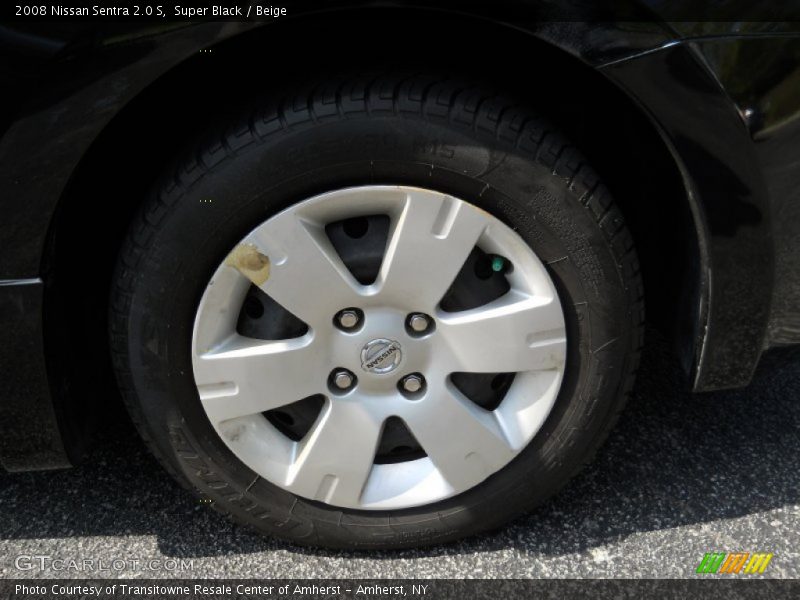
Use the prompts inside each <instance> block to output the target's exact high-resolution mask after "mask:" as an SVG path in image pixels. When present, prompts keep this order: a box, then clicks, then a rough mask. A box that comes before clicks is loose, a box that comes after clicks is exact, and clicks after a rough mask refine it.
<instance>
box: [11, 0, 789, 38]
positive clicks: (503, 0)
mask: <svg viewBox="0 0 800 600" xmlns="http://www.w3.org/2000/svg"><path fill="white" fill-rule="evenodd" d="M375 9H383V10H394V11H398V10H399V11H416V10H422V11H424V12H425V13H426V14H427V15H428V16H429V17H430V18H447V17H448V15H449V14H452V13H454V12H456V13H464V14H472V15H481V16H484V17H486V18H492V19H500V20H504V21H509V22H513V21H518V20H525V21H530V20H537V21H597V22H601V21H613V22H644V21H662V22H745V21H746V22H761V23H776V24H780V23H782V24H787V23H798V24H800V0H789V1H782V2H757V1H755V0H500V1H493V2H487V1H477V0H465V1H461V2H455V1H453V0H439V1H436V2H422V1H420V0H410V1H409V0H394V1H392V2H386V1H383V0H377V1H376V0H367V1H365V0H350V1H335V2H332V1H321V0H284V1H282V2H281V1H278V2H270V1H262V0H253V1H246V0H245V1H238V2H230V1H225V0H221V1H219V2H214V3H211V2H202V1H199V0H185V1H180V2H164V1H160V0H159V1H156V2H152V3H147V2H125V1H122V0H102V1H99V2H94V3H74V2H52V3H50V2H47V3H45V2H37V1H33V2H17V3H14V4H7V5H4V6H3V9H2V15H3V21H5V22H10V23H13V22H15V21H34V22H35V21H40V20H47V21H76V20H80V21H86V22H92V21H95V22H107V21H126V22H127V21H131V22H167V21H185V22H195V21H202V20H209V19H212V20H226V21H270V20H274V19H287V18H293V17H297V16H300V15H304V14H309V13H332V12H348V13H351V14H353V15H354V16H357V15H358V14H359V13H361V12H363V11H371V10H375ZM790 29H791V30H792V31H800V27H793V28H790Z"/></svg>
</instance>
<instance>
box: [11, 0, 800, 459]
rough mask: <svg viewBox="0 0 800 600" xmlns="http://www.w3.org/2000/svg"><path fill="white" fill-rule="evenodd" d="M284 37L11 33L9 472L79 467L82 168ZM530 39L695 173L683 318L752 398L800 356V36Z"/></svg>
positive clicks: (602, 33) (731, 29) (557, 35)
mask: <svg viewBox="0 0 800 600" xmlns="http://www.w3.org/2000/svg"><path fill="white" fill-rule="evenodd" d="M462 12H463V11H462ZM475 14H476V16H477V18H478V19H485V18H487V17H486V15H482V14H481V13H480V12H479V11H477V10H476V12H475ZM438 16H441V15H438ZM590 16H591V15H590ZM281 26H282V24H281V23H280V22H279V21H276V22H274V23H270V24H269V25H266V26H262V24H259V23H244V22H242V23H232V22H227V23H213V22H205V23H198V24H193V25H191V26H187V25H186V24H181V23H169V24H166V25H163V26H159V27H155V28H154V27H149V28H145V29H141V28H139V29H137V28H133V27H131V26H127V27H120V26H115V27H106V28H98V27H96V26H86V25H84V24H80V25H65V24H63V23H62V24H58V26H54V27H53V28H52V31H47V28H42V29H41V30H39V31H37V32H35V33H32V32H31V30H30V29H29V28H28V29H24V30H20V31H18V30H13V29H8V28H5V27H4V28H3V29H2V30H0V42H2V43H3V44H4V50H3V53H2V54H3V59H2V70H0V76H1V77H2V80H3V87H5V89H6V90H12V89H13V90H15V92H14V93H12V94H8V95H7V96H6V97H5V99H4V100H3V103H4V107H5V109H6V110H5V111H4V113H3V114H4V115H6V116H7V118H8V120H7V121H6V122H0V131H2V138H0V194H1V195H2V203H3V207H2V208H3V214H4V215H5V218H3V219H2V220H0V239H2V240H3V243H2V245H3V252H2V253H1V254H0V309H2V310H0V364H2V365H3V371H2V375H0V398H2V400H1V401H0V429H1V430H2V431H0V433H2V435H1V436H0V461H1V462H2V464H3V466H4V467H5V468H7V469H9V470H24V469H30V468H55V467H65V466H69V465H70V464H71V463H72V462H74V460H75V458H76V456H77V454H78V449H79V447H80V440H81V434H80V431H76V430H75V429H76V425H75V419H74V418H73V417H71V416H70V415H67V414H64V413H65V410H64V406H65V404H64V403H63V402H61V401H60V400H59V399H60V398H61V397H63V396H64V395H68V394H70V390H69V389H67V388H65V387H64V386H62V385H61V384H60V380H59V378H57V377H54V375H53V373H54V371H57V370H58V364H59V363H60V362H62V361H63V360H64V358H63V357H61V356H58V355H53V353H52V350H51V345H50V344H49V342H48V340H50V339H51V338H53V337H55V336H57V335H58V330H59V327H60V325H59V323H58V321H57V319H56V320H55V322H54V319H53V318H48V319H45V318H44V317H43V315H44V314H45V313H46V311H45V309H44V305H45V304H46V303H47V298H48V289H49V288H48V286H50V285H52V283H51V278H50V274H51V272H52V271H51V269H50V263H51V262H52V260H53V257H52V256H51V255H50V254H49V252H51V251H52V247H53V238H54V236H56V235H57V232H55V231H53V230H52V228H51V224H52V222H53V216H54V214H56V212H57V211H58V207H59V200H60V199H61V198H62V196H63V194H64V191H65V189H66V188H67V186H68V184H69V182H70V179H71V177H73V175H74V173H75V171H76V169H77V168H78V167H79V165H80V162H81V160H82V158H83V157H84V155H85V154H86V152H87V150H88V149H89V148H90V147H91V145H92V143H93V142H94V141H95V140H96V139H97V137H98V136H99V135H100V134H101V133H102V131H103V130H104V129H105V128H106V127H107V126H108V125H109V123H111V122H112V120H113V119H114V118H115V116H116V115H117V114H119V112H120V111H121V110H123V109H124V107H125V106H126V105H128V104H129V103H130V102H131V101H133V100H134V99H135V98H136V97H137V96H138V95H139V94H141V93H142V92H143V91H144V90H146V89H147V88H148V87H149V86H150V85H152V84H153V82H155V81H156V80H158V78H159V77H162V76H169V74H170V73H171V72H172V71H173V70H174V69H176V68H177V67H178V66H179V65H181V64H182V63H184V62H187V61H189V60H191V59H192V58H194V57H196V56H197V53H198V52H199V51H200V50H202V49H206V48H210V47H214V46H215V45H217V44H220V43H222V42H224V41H225V40H227V39H234V38H236V37H237V36H240V35H243V34H246V33H248V32H250V33H252V34H255V35H258V34H259V32H262V31H263V32H268V31H270V29H269V28H270V27H281ZM513 27H514V28H515V29H521V30H523V31H524V32H525V33H526V34H527V35H531V36H533V37H535V38H537V39H539V40H543V41H545V42H547V43H549V44H552V45H554V46H556V47H558V48H559V49H560V50H561V51H564V52H567V53H569V54H571V55H573V56H577V57H578V58H580V60H582V61H583V62H585V63H587V64H589V65H591V66H592V67H593V68H596V69H598V70H599V72H601V73H602V74H603V75H605V76H606V77H608V78H609V79H610V80H611V81H612V82H614V84H615V85H617V86H619V87H620V88H621V89H622V90H624V91H625V92H626V93H627V94H629V95H630V96H631V97H632V98H634V99H635V100H636V102H638V103H639V105H640V107H641V110H642V111H643V112H644V114H646V116H647V117H648V118H649V119H651V120H652V122H653V123H654V124H655V125H656V127H657V128H658V130H659V131H660V133H661V134H662V136H663V138H664V141H665V143H666V144H667V146H668V147H669V149H670V151H671V153H672V155H673V157H674V159H675V161H676V163H677V165H678V167H679V168H680V170H681V174H682V176H683V180H684V184H685V188H686V195H687V199H688V202H689V204H690V208H691V211H692V215H693V218H694V225H695V228H696V230H697V239H698V243H699V257H700V260H699V264H697V265H692V266H687V269H690V270H692V273H690V274H689V275H690V276H689V279H691V280H693V282H694V283H693V285H692V286H690V289H689V290H688V293H687V295H686V303H687V304H686V307H685V308H686V314H684V315H681V318H682V319H683V321H684V322H685V328H686V331H687V332H688V333H687V334H686V335H685V336H684V337H685V339H684V340H683V342H684V347H685V357H686V359H687V368H688V369H689V371H690V373H691V375H692V378H693V384H694V388H695V389H696V390H698V391H702V390H709V389H716V388H722V387H732V386H740V385H745V384H746V383H747V382H748V381H749V379H750V376H751V374H752V371H753V369H754V368H755V365H756V364H757V362H758V359H759V357H760V354H761V351H762V350H763V349H764V348H765V347H768V346H769V345H771V344H778V343H781V344H783V343H796V342H800V327H798V323H800V308H798V302H797V300H798V298H800V293H798V287H800V276H798V273H800V271H798V269H797V268H796V267H797V266H798V264H797V263H798V256H800V218H798V217H800V214H798V213H799V212H800V201H799V200H798V198H797V195H798V192H797V190H798V189H800V188H798V187H797V185H796V183H798V179H800V168H798V166H797V164H796V158H795V157H796V156H797V153H798V149H800V128H799V127H798V125H797V124H798V122H800V121H798V119H797V116H798V114H799V113H800V90H799V89H798V88H797V87H795V88H794V90H793V91H791V92H789V93H787V95H788V96H789V98H788V99H786V100H785V101H784V105H783V106H784V108H783V110H782V111H781V112H780V113H779V114H778V115H777V116H776V115H775V113H774V111H773V104H774V103H773V102H771V101H770V95H771V94H772V95H774V93H775V92H774V90H775V88H776V86H779V85H780V81H791V80H792V79H791V78H792V77H795V76H796V73H797V68H798V66H797V64H798V63H797V60H796V55H797V48H798V44H800V38H798V37H797V35H796V34H795V33H793V32H792V31H791V28H789V31H788V32H787V28H786V27H785V26H783V25H781V24H772V25H770V24H766V23H759V24H758V25H757V26H754V27H751V28H749V29H747V28H745V30H742V29H741V28H740V27H739V26H738V25H734V24H730V25H728V26H727V27H724V26H720V25H719V24H717V25H715V26H714V27H713V28H709V27H707V26H704V27H698V26H697V24H695V25H693V26H691V27H690V26H688V25H686V24H684V23H677V24H676V23H672V24H666V23H658V22H645V21H641V22H632V21H630V20H619V21H614V20H608V21H605V22H602V23H599V22H597V21H596V20H592V21H591V22H579V21H572V20H570V21H563V22H552V21H543V22H542V21H536V19H533V18H532V19H529V20H525V19H517V20H515V21H514V23H513ZM754 45H757V46H758V51H757V52H756V53H755V56H758V57H761V58H763V57H765V56H766V57H771V58H772V60H773V61H774V64H773V65H771V66H770V67H769V68H763V69H762V71H760V73H761V72H769V73H770V74H771V75H770V77H771V79H770V80H769V81H766V82H764V81H762V85H756V84H755V83H754V84H753V85H749V84H748V82H749V81H754V82H755V81H758V78H757V77H756V78H753V73H752V65H751V64H748V62H747V61H738V62H737V61H735V60H731V59H730V57H731V56H735V55H736V54H737V53H742V54H747V53H748V52H750V51H748V50H746V48H749V47H753V46H754ZM787 54H788V55H789V56H790V57H791V58H790V59H788V60H787V59H786V58H785V57H786V56H787ZM759 66H760V67H764V65H763V64H759ZM45 82H46V85H45ZM741 82H745V83H744V84H742V83H741ZM776 82H777V83H776ZM734 84H737V85H734ZM11 115H13V117H11ZM642 201H643V202H646V199H642ZM91 226H93V224H87V232H88V231H90V230H91ZM62 285H63V284H62ZM79 429H80V427H78V430H79ZM64 440H66V441H64Z"/></svg>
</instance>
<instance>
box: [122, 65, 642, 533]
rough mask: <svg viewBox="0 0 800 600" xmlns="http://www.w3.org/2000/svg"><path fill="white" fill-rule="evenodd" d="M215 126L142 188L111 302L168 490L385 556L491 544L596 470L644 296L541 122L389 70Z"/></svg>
mask: <svg viewBox="0 0 800 600" xmlns="http://www.w3.org/2000/svg"><path fill="white" fill-rule="evenodd" d="M214 131H217V132H218V133H213V132H212V133H210V134H209V137H208V141H206V142H204V143H199V144H197V146H196V148H195V149H194V150H193V151H192V152H190V153H189V154H187V156H184V157H182V158H181V159H180V160H179V161H178V162H177V163H176V165H177V166H176V167H174V168H172V169H170V170H168V171H167V172H166V173H165V175H164V177H163V179H162V180H161V181H160V182H159V183H158V184H157V185H156V186H154V189H153V191H152V194H151V196H150V197H149V198H148V199H146V201H145V203H144V205H143V208H142V210H141V213H140V215H139V216H138V217H137V219H136V221H135V223H134V224H133V225H132V227H131V230H130V233H129V235H128V238H127V240H126V242H125V243H124V246H123V249H122V251H121V255H120V259H119V262H118V266H117V272H116V275H115V283H114V286H113V291H112V298H111V345H112V353H113V358H114V364H115V368H116V371H117V375H118V380H119V383H120V387H121V389H122V390H123V394H124V397H125V400H126V403H127V405H128V407H129V411H130V413H131V415H132V418H133V420H134V422H135V423H136V425H137V427H138V428H139V431H140V432H141V433H142V435H143V437H144V439H145V440H146V442H147V443H148V445H149V446H150V448H151V449H152V450H153V452H154V453H155V454H156V456H157V457H158V458H159V459H160V460H161V462H162V463H163V464H164V465H165V466H166V467H167V469H168V470H169V471H170V472H171V473H172V474H173V475H174V476H175V477H176V478H178V479H179V480H180V481H181V482H182V483H184V484H185V485H187V486H188V487H190V488H191V489H194V490H196V491H197V492H198V493H200V494H201V495H202V496H203V497H204V498H206V499H208V500H209V501H210V502H211V503H212V504H213V506H214V507H215V508H217V509H219V510H221V511H223V512H225V513H228V514H230V515H232V516H233V517H235V518H236V519H237V520H239V521H241V522H244V523H246V524H248V525H251V526H254V527H255V528H257V529H259V530H260V531H262V532H265V533H268V534H271V535H276V536H279V537H281V538H284V539H287V540H291V541H293V542H296V543H301V544H306V545H316V546H326V547H336V548H400V547H406V546H417V545H422V544H428V543H433V542H444V541H449V540H454V539H457V538H460V537H463V536H465V535H469V534H473V533H476V532H479V531H484V530H487V529H491V528H496V527H497V526H499V525H501V524H503V523H505V522H506V521H508V520H509V519H510V518H512V517H514V516H515V515H518V514H520V513H522V512H524V511H526V510H529V509H530V508H531V507H533V506H535V505H536V504H537V503H540V502H541V501H542V500H543V499H545V498H547V497H548V496H550V495H551V494H553V493H554V492H555V491H557V490H558V489H559V488H560V487H561V486H562V485H563V484H564V482H565V481H566V480H567V479H568V478H569V477H570V476H572V475H573V474H574V473H575V472H576V471H577V470H578V469H579V467H580V466H581V465H582V464H584V463H585V462H586V461H587V460H589V459H590V457H591V455H592V454H593V452H594V450H595V449H596V448H597V447H598V445H599V443H600V442H601V441H602V440H603V438H604V437H605V435H606V434H607V432H608V431H609V429H610V427H611V426H612V425H613V423H614V421H615V418H616V415H617V414H618V412H619V411H620V410H621V408H622V406H623V403H624V399H625V396H626V394H627V393H628V391H629V390H630V387H631V385H632V382H633V374H634V371H635V369H636V366H637V363H638V358H639V350H640V347H641V345H642V323H643V301H642V285H641V280H640V276H639V269H638V262H637V259H636V254H635V250H634V248H633V243H632V240H631V237H630V235H629V233H628V231H627V230H626V228H625V226H624V223H623V219H622V216H621V213H620V212H619V210H618V209H617V208H616V207H615V205H614V203H613V201H612V199H611V197H610V194H609V192H608V190H607V189H606V188H605V187H604V186H603V184H602V183H600V182H599V181H598V178H597V176H596V175H595V173H594V172H593V171H592V169H591V167H590V166H589V165H588V164H587V163H586V161H585V160H584V159H583V158H582V157H581V155H580V154H579V152H578V151H577V150H576V149H575V148H574V147H572V146H571V145H570V144H569V143H568V142H566V141H565V139H564V138H563V137H562V136H561V135H560V134H559V133H558V132H557V131H556V130H555V129H554V128H553V127H551V126H550V125H549V124H548V123H547V122H546V121H544V120H542V119H541V118H539V117H538V116H537V115H536V113H535V112H534V111H532V110H531V109H529V108H528V107H527V106H525V105H524V104H520V103H515V102H513V101H510V100H508V99H506V98H504V97H501V96H498V95H496V94H494V93H492V92H490V91H486V90H484V89H482V88H481V87H479V86H469V85H464V84H461V83H458V82H453V81H449V80H447V79H437V78H432V77H425V76H415V77H401V76H387V77H382V78H379V79H377V80H372V81H361V80H359V79H358V78H353V79H348V78H343V79H342V80H341V81H334V82H331V83H320V84H318V85H316V86H314V87H313V91H312V92H310V93H303V94H296V95H293V96H292V95H289V96H287V97H286V98H283V99H280V100H278V101H264V102H260V103H257V106H256V108H254V109H253V110H251V111H248V112H247V113H246V114H243V115H242V116H241V118H239V119H238V120H236V119H234V120H232V121H230V122H226V123H222V124H220V126H219V128H217V129H215V130H214Z"/></svg>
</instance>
